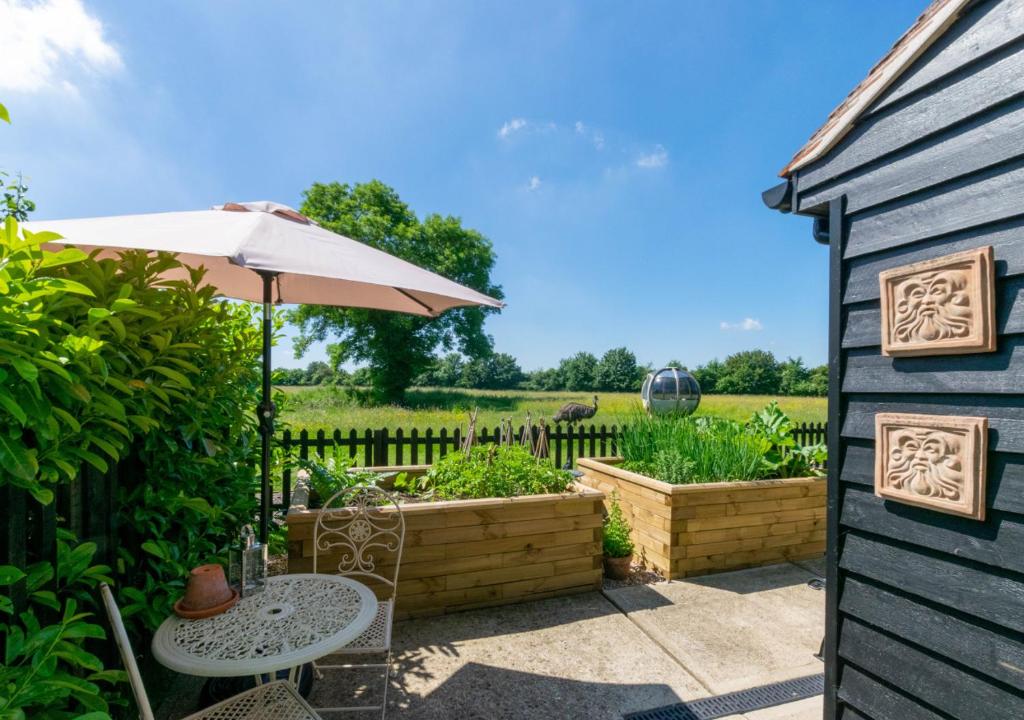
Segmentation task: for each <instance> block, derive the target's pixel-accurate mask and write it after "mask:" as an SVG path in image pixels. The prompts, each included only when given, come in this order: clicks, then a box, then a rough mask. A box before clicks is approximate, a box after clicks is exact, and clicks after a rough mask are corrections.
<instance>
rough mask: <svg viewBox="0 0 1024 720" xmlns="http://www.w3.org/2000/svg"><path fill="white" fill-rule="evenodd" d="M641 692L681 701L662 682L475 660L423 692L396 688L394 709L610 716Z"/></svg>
mask: <svg viewBox="0 0 1024 720" xmlns="http://www.w3.org/2000/svg"><path fill="white" fill-rule="evenodd" d="M641 698H651V700H650V701H648V703H647V704H650V702H656V703H661V702H664V704H672V703H675V702H679V701H680V698H679V696H678V695H676V694H675V692H673V691H672V688H671V687H669V686H668V685H665V684H646V685H645V684H616V683H599V682H583V681H580V680H570V679H566V678H560V677H551V676H549V675H539V674H536V673H527V672H520V671H516V670H508V669H505V668H497V667H491V666H488V665H482V664H480V663H475V662H474V663H468V664H466V665H463V666H462V667H461V668H460V669H459V670H458V671H457V672H456V673H455V674H454V675H452V676H451V677H449V678H448V679H447V680H445V681H444V683H442V684H441V685H440V686H439V687H438V688H436V689H435V690H433V691H432V692H430V693H428V694H426V695H424V696H418V695H415V694H404V693H401V691H399V692H398V693H396V694H395V697H394V699H395V700H396V705H397V708H400V710H398V711H397V712H394V715H395V716H396V717H401V718H408V719H410V720H411V719H412V718H415V719H416V720H435V719H436V720H441V719H442V718H465V719H466V720H470V719H473V720H485V719H486V720H491V719H492V718H495V719H496V718H521V719H522V720H533V719H534V718H537V719H538V720H540V719H541V718H544V719H547V718H576V717H578V718H588V719H590V718H602V717H609V718H611V717H621V714H620V713H619V712H618V711H617V710H613V708H621V707H627V706H631V705H632V706H643V704H644V703H643V702H638V701H639V700H640V699H641ZM654 698H657V700H654ZM663 698H664V699H665V700H664V701H663V700H662V699H663ZM397 708H396V709H397ZM609 711H610V712H609Z"/></svg>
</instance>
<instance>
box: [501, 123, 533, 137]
mask: <svg viewBox="0 0 1024 720" xmlns="http://www.w3.org/2000/svg"><path fill="white" fill-rule="evenodd" d="M527 124H528V123H527V122H526V120H524V119H523V118H512V119H511V120H509V121H508V122H506V123H505V124H504V125H502V126H501V129H500V130H498V137H500V138H501V139H502V140H508V138H509V137H511V136H512V135H513V134H515V133H517V132H519V131H520V130H522V129H523V128H525V127H526V126H527Z"/></svg>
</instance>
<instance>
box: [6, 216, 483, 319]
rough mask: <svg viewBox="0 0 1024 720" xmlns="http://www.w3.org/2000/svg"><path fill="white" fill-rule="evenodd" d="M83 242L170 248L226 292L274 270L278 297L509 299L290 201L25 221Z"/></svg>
mask: <svg viewBox="0 0 1024 720" xmlns="http://www.w3.org/2000/svg"><path fill="white" fill-rule="evenodd" d="M25 227H27V228H28V229H29V230H43V229H45V230H50V231H52V232H56V233H59V234H60V235H62V236H63V238H64V239H63V240H62V241H61V242H63V243H66V244H74V245H76V246H78V247H81V248H83V249H89V248H97V247H98V248H104V249H106V250H107V251H108V252H109V253H115V252H117V251H119V250H127V249H136V250H166V251H168V252H175V253H178V256H179V258H180V259H181V260H182V262H184V263H185V264H187V265H193V266H198V265H204V266H205V267H206V268H207V275H206V282H208V283H210V284H211V285H214V286H215V287H216V288H217V290H218V292H220V294H222V295H224V296H226V297H231V298H237V299H239V300H252V301H254V302H262V301H263V282H262V281H261V279H260V278H259V277H258V276H257V275H255V274H254V273H253V271H255V272H256V273H272V274H274V275H275V276H276V279H275V282H274V301H275V302H285V303H308V304H312V305H337V306H341V307H361V308H374V309H377V310H394V311H395V312H403V313H411V314H413V315H437V314H439V313H441V312H444V311H445V310H448V309H450V308H453V307H459V306H465V305H488V306H491V307H501V306H502V303H501V302H499V301H498V300H495V299H494V298H490V297H488V296H486V295H484V294H483V293H479V292H477V291H476V290H472V289H470V288H467V287H464V286H462V285H459V284H458V283H454V282H452V281H451V280H448V279H447V278H444V277H441V276H440V275H437V274H435V273H432V272H429V271H427V270H424V269H422V268H420V267H417V266H415V265H413V264H412V263H408V262H406V261H405V260H400V259H398V258H396V257H394V256H392V255H388V254H387V253H385V252H381V251H380V250H376V249H374V248H371V247H369V246H368V245H364V244H363V243H361V242H357V241H355V240H352V239H350V238H347V237H344V236H342V235H338V234H336V233H333V232H331V231H329V230H325V229H324V228H322V227H320V226H319V225H317V224H316V223H314V222H312V221H310V220H308V219H307V218H305V217H303V216H302V215H300V214H299V213H297V212H295V211H294V210H292V209H291V208H289V207H287V206H285V205H279V204H277V203H271V202H253V203H229V204H227V205H220V206H217V207H215V208H213V209H211V210H198V211H192V212H169V213H151V214H146V215H118V216H114V217H97V218H82V219H76V220H53V221H50V220H40V221H35V222H30V223H25Z"/></svg>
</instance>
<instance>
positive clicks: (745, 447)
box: [619, 411, 770, 484]
mask: <svg viewBox="0 0 1024 720" xmlns="http://www.w3.org/2000/svg"><path fill="white" fill-rule="evenodd" d="M769 449H770V448H769V444H768V442H767V441H766V440H764V439H763V438H759V437H757V436H755V435H752V434H751V433H748V432H746V431H745V430H744V428H743V427H742V426H741V425H739V424H737V423H734V422H731V421H729V420H721V419H718V418H710V417H697V418H695V417H689V416H681V415H654V416H651V415H647V414H646V413H643V412H642V411H637V412H636V413H634V415H633V417H632V418H630V420H629V422H628V423H627V424H626V425H625V427H624V428H623V430H622V434H621V437H620V439H619V451H620V453H621V454H622V456H623V458H624V460H625V461H624V463H623V467H624V468H625V469H627V470H632V471H634V472H639V473H642V474H645V475H650V476H652V477H655V478H657V479H659V480H662V481H663V482H668V483H673V484H688V483H706V482H719V481H724V480H755V479H757V478H761V477H766V476H767V473H768V472H769V469H768V468H767V467H766V465H765V464H764V458H765V455H766V453H767V452H768V450H769Z"/></svg>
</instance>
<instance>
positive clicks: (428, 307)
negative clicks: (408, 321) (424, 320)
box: [395, 287, 437, 315]
mask: <svg viewBox="0 0 1024 720" xmlns="http://www.w3.org/2000/svg"><path fill="white" fill-rule="evenodd" d="M395 290H397V291H398V292H400V293H402V294H403V295H405V296H406V297H407V298H409V299H410V300H412V301H413V302H414V303H416V304H417V305H419V306H420V307H422V308H424V309H425V310H426V311H427V312H428V313H430V314H431V315H437V313H436V312H435V311H434V308H432V307H430V306H429V305H427V304H426V303H425V302H423V301H422V300H419V299H417V298H415V297H413V296H412V295H411V294H409V293H407V292H406V291H405V290H403V289H402V288H397V287H396V288H395Z"/></svg>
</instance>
